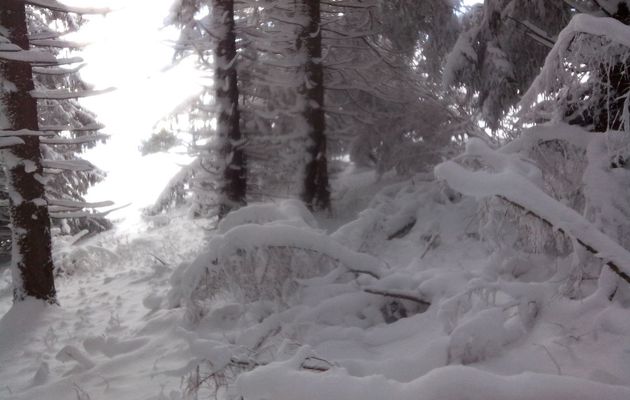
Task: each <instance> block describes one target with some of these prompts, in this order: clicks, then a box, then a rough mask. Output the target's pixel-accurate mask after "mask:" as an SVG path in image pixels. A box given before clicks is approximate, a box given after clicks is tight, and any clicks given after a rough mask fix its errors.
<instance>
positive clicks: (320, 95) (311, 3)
mask: <svg viewBox="0 0 630 400" xmlns="http://www.w3.org/2000/svg"><path fill="white" fill-rule="evenodd" d="M303 4H304V13H305V15H306V17H307V23H306V25H305V26H304V27H303V29H302V32H301V33H300V35H299V38H298V45H297V47H298V50H302V51H303V52H304V54H305V56H306V59H305V61H304V77H303V79H304V82H303V84H302V85H301V87H300V90H299V91H300V94H302V95H303V96H304V110H303V112H302V116H303V118H304V120H305V123H306V126H307V130H308V132H307V140H308V144H307V146H306V152H307V161H306V166H305V170H304V181H303V188H302V194H301V198H302V201H304V203H305V204H306V205H307V207H308V208H309V209H311V210H328V209H330V189H329V183H328V161H327V158H326V119H325V114H324V67H323V65H322V32H321V29H320V25H321V10H320V1H319V0H303Z"/></svg>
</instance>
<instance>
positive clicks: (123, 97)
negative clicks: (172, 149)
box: [64, 0, 479, 221]
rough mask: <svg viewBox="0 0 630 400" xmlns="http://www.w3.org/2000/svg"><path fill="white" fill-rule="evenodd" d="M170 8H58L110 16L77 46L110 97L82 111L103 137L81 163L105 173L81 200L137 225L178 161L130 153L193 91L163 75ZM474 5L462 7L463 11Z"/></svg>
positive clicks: (152, 2)
mask: <svg viewBox="0 0 630 400" xmlns="http://www.w3.org/2000/svg"><path fill="white" fill-rule="evenodd" d="M173 1H174V0H66V1H64V2H65V3H67V4H75V5H86V4H89V5H90V6H99V5H105V6H107V7H109V8H111V9H113V10H114V11H113V12H112V13H110V14H109V15H108V16H106V17H102V16H94V17H89V19H90V22H89V23H88V24H86V26H85V27H84V28H83V29H82V30H81V32H80V34H79V35H78V36H79V37H78V38H76V39H77V40H80V41H85V42H90V43H91V45H90V46H89V47H88V48H87V49H86V50H85V51H84V52H83V54H82V56H83V57H84V58H85V60H86V62H87V63H88V66H87V67H86V68H85V69H84V70H83V72H82V76H83V77H84V79H85V80H86V81H88V82H90V83H92V84H94V85H95V86H96V87H97V88H107V87H116V88H117V90H116V91H114V92H112V93H109V94H105V95H101V96H96V97H93V98H88V99H85V100H83V103H84V104H85V105H86V106H87V107H88V108H89V109H91V110H93V111H94V112H96V113H97V115H98V118H99V120H100V121H101V122H103V123H104V124H105V125H106V126H107V128H106V129H105V130H104V132H105V133H108V134H110V135H111V139H110V140H109V141H108V142H107V144H106V145H99V146H98V147H97V148H96V149H94V150H92V151H90V152H89V153H88V154H87V156H86V158H88V159H89V160H90V161H92V162H93V163H94V164H96V165H97V166H98V167H100V168H101V169H103V170H105V171H107V173H108V178H107V180H106V181H105V182H104V183H102V184H100V185H98V186H96V187H95V188H93V189H92V190H91V191H90V193H89V194H88V196H87V197H88V199H89V200H93V201H96V200H113V201H115V202H116V203H117V205H122V204H127V203H133V204H132V205H131V206H130V207H129V208H127V209H125V210H124V211H120V212H117V213H114V214H113V215H112V216H113V217H115V218H121V217H124V218H131V219H132V220H134V221H137V218H138V216H139V210H140V208H142V207H145V206H147V205H150V204H152V203H153V201H154V200H155V199H156V198H157V196H158V194H159V193H160V192H161V189H162V188H163V187H164V185H165V184H166V183H167V182H168V180H169V178H170V177H171V176H172V175H173V174H175V172H177V170H178V168H179V167H178V165H177V164H178V163H179V164H182V163H187V162H188V159H187V158H186V157H183V156H180V157H177V156H173V155H166V154H156V155H152V156H147V157H142V156H141V155H140V153H139V151H138V146H139V145H140V142H141V141H142V140H143V139H146V138H148V137H149V136H150V134H151V133H152V129H153V126H154V124H155V123H156V122H157V121H158V120H159V119H160V118H161V117H163V116H164V115H165V114H167V113H168V112H169V111H170V110H172V109H173V108H174V107H175V106H176V105H178V104H179V103H181V102H182V101H184V100H185V99H186V98H187V97H188V96H190V95H192V94H193V93H194V92H195V91H196V90H197V88H198V86H197V79H196V73H195V72H194V69H193V68H192V66H191V65H190V64H185V65H182V66H180V67H177V68H174V69H169V66H170V63H171V59H172V56H173V51H172V49H171V48H170V47H169V44H168V41H169V40H173V39H175V38H176V37H177V32H176V30H175V29H173V28H164V27H163V21H164V19H165V17H166V16H167V15H168V11H169V8H170V6H171V4H172V3H173ZM478 2H479V0H464V4H466V5H470V4H474V3H478Z"/></svg>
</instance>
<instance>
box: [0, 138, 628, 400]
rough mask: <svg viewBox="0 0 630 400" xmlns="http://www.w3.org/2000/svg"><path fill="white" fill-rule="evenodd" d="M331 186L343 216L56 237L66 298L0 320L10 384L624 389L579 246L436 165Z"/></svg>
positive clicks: (25, 393)
mask: <svg viewBox="0 0 630 400" xmlns="http://www.w3.org/2000/svg"><path fill="white" fill-rule="evenodd" d="M473 151H474V149H472V148H471V149H469V152H473ZM479 151H480V150H479ZM479 151H478V152H479ZM489 154H490V153H487V154H486V156H487V157H489ZM506 157H507V156H506ZM498 158H499V156H498V153H497V156H496V159H495V161H496V160H498ZM495 165H496V164H495ZM445 168H446V166H445V167H444V168H442V170H445ZM510 168H512V170H514V168H513V167H510ZM442 170H440V171H442ZM441 173H442V174H444V173H445V172H441ZM515 176H516V175H515ZM514 179H516V178H514ZM336 185H337V189H338V192H339V193H342V194H343V195H342V196H341V197H340V198H338V199H337V204H339V209H340V213H339V218H342V219H345V218H348V219H349V216H350V215H351V214H354V215H355V218H352V219H350V220H349V221H348V222H347V223H345V224H342V225H341V226H339V227H338V229H337V228H336V227H335V225H339V224H338V223H337V224H336V223H335V218H332V219H331V218H329V217H327V216H313V215H312V214H311V213H309V212H308V211H307V210H306V209H305V208H304V207H303V206H302V205H301V204H300V203H298V202H294V201H285V202H280V203H278V204H275V205H274V204H264V205H262V204H261V205H252V206H249V207H246V208H243V209H241V210H239V211H238V212H235V213H233V214H230V216H229V217H228V218H226V219H225V220H224V221H222V223H221V224H220V225H219V227H218V229H216V230H209V229H208V227H204V226H198V225H197V224H196V223H195V222H193V221H192V220H189V219H187V218H185V217H181V216H180V217H174V218H171V219H170V221H166V220H160V221H159V222H160V224H161V225H163V226H159V227H156V228H152V229H150V230H148V231H147V232H145V233H142V234H140V235H137V236H133V237H131V236H125V235H123V234H120V233H118V234H116V233H110V234H103V235H102V236H100V237H96V238H92V239H89V240H87V241H84V242H79V243H78V244H76V245H73V246H68V245H66V246H58V247H59V248H62V249H64V250H63V251H58V252H57V253H56V257H57V260H58V261H57V264H58V265H62V266H63V268H64V269H65V271H64V273H63V275H62V276H63V277H62V278H61V279H59V280H58V287H59V294H60V296H59V300H60V303H61V307H46V306H43V305H42V304H39V303H36V302H31V301H28V302H24V303H21V304H18V305H17V306H16V307H14V308H13V309H11V310H10V311H9V312H8V313H7V314H6V315H5V316H4V317H3V319H2V320H1V322H0V359H1V360H2V362H1V364H0V382H1V383H2V384H1V387H0V398H3V399H4V398H6V399H29V400H30V399H33V400H34V399H55V400H56V399H71V398H77V399H160V400H161V399H189V398H200V399H203V398H211V397H213V396H214V395H215V394H217V395H218V396H219V398H241V397H242V398H244V399H248V400H256V399H259V400H266V399H274V400H282V399H287V400H292V399H322V400H323V399H348V400H350V399H358V398H364V399H375V400H376V399H385V398H391V399H396V400H398V399H417V398H422V399H435V400H442V399H453V400H457V399H479V400H489V399H497V400H499V399H500V400H509V399H554V400H555V399H572V400H573V399H584V400H590V399H595V398H597V399H606V400H608V399H610V400H613V399H628V398H630V387H628V386H627V382H629V381H630V368H628V367H629V366H630V355H629V354H630V348H629V347H628V337H630V336H629V335H630V323H628V322H627V320H628V318H627V310H626V309H625V308H624V302H609V301H608V299H607V298H606V296H605V295H602V294H601V293H600V291H597V290H594V289H595V286H594V285H593V283H594V282H593V281H588V280H584V281H583V284H582V286H581V287H580V290H582V291H583V292H582V294H581V295H579V296H578V295H576V294H575V292H573V294H571V295H567V293H568V292H567V288H566V286H567V285H569V284H570V283H571V279H570V272H571V259H570V257H568V258H561V257H556V258H551V257H548V256H545V255H542V254H538V255H536V254H529V255H525V253H523V252H520V253H519V252H517V251H516V250H513V251H512V252H510V251H509V249H500V248H497V247H495V246H494V245H493V244H492V243H490V242H489V241H488V240H487V237H486V236H485V235H486V234H485V233H484V232H485V231H484V230H487V229H489V227H488V226H484V224H486V225H487V224H489V220H488V213H487V211H484V207H485V206H484V201H485V200H481V199H480V200H475V199H474V198H472V197H466V196H463V195H461V194H460V193H458V192H455V191H454V190H452V189H450V188H449V187H448V186H447V185H446V184H445V183H444V182H440V181H433V180H431V179H430V177H427V176H424V175H418V176H416V177H415V178H413V179H411V180H404V181H400V180H397V179H395V178H394V177H393V176H385V177H384V178H383V179H381V180H377V179H376V177H375V175H374V174H373V173H371V172H354V173H352V172H348V173H346V174H344V175H343V178H342V180H340V181H338V182H336ZM370 193H371V195H370ZM368 195H369V196H371V200H370V201H368V202H367V203H368V204H367V208H365V209H359V208H357V207H358V206H359V205H363V204H365V203H366V201H365V199H366V196H368ZM506 195H508V194H506ZM342 214H343V215H342ZM326 225H327V226H331V227H334V228H331V230H332V231H326V230H323V229H321V228H319V226H326ZM505 232H506V233H507V230H506V231H505ZM203 238H207V242H206V241H204V240H202V239H203ZM204 243H205V244H204ZM7 274H8V273H7V272H5V273H4V275H3V289H2V311H3V312H4V311H5V310H7V309H9V307H10V302H11V296H10V293H9V289H8V287H9V282H8V281H9V277H8V276H7Z"/></svg>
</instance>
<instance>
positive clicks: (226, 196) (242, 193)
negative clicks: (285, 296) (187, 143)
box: [212, 0, 247, 218]
mask: <svg viewBox="0 0 630 400" xmlns="http://www.w3.org/2000/svg"><path fill="white" fill-rule="evenodd" d="M212 7H213V9H212V14H213V21H214V24H213V27H212V28H213V29H212V33H213V35H215V36H216V37H217V40H218V43H217V45H216V48H215V62H216V68H215V87H216V102H217V106H218V119H217V135H218V137H219V141H220V149H219V151H220V157H221V160H222V162H224V163H225V165H224V167H223V171H222V182H221V183H220V185H219V188H218V189H219V192H220V195H221V199H220V201H219V218H222V217H224V216H225V215H226V214H227V213H229V212H230V211H231V210H233V209H235V208H238V207H240V206H243V205H245V204H246V196H247V157H246V154H245V151H244V149H243V136H242V134H241V130H240V126H239V123H240V113H239V106H238V99H239V92H238V76H237V72H236V33H235V31H234V1H233V0H213V1H212Z"/></svg>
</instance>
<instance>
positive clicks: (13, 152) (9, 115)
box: [0, 0, 56, 303]
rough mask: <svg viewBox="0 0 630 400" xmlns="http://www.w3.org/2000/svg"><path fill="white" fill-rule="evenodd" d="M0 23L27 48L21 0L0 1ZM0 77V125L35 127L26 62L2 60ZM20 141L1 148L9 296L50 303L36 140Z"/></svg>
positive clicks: (46, 236)
mask: <svg viewBox="0 0 630 400" xmlns="http://www.w3.org/2000/svg"><path fill="white" fill-rule="evenodd" d="M0 26H2V27H4V28H5V29H6V31H7V33H8V37H7V38H8V39H9V40H10V41H11V42H13V43H14V44H16V45H18V46H20V47H21V48H22V49H24V50H28V49H29V41H28V36H27V24H26V10H25V5H24V2H23V1H21V0H2V2H0ZM0 76H1V77H2V78H3V80H4V81H5V83H6V82H10V84H9V85H10V86H11V84H12V86H13V87H12V88H11V87H10V86H9V89H8V90H7V88H6V87H5V88H0V103H1V105H2V108H3V110H2V112H3V113H4V114H5V115H6V119H7V124H8V126H7V127H6V128H7V129H9V130H19V129H30V130H38V129H39V125H38V116H37V101H36V100H35V99H34V98H33V97H32V96H31V94H30V91H31V90H33V89H34V84H33V75H32V68H31V65H30V64H29V63H26V62H15V61H2V62H0ZM22 140H23V141H24V144H20V145H16V146H14V147H11V148H10V149H9V150H3V151H2V162H3V164H4V165H3V167H4V168H5V172H6V176H7V185H8V192H9V214H10V218H11V224H12V238H13V239H12V240H13V264H12V268H13V282H14V300H15V301H21V300H24V299H26V298H27V297H34V298H37V299H41V300H45V301H47V302H50V303H55V302H56V291H55V284H54V279H53V262H52V255H51V239H50V217H49V214H48V206H47V203H46V197H45V191H44V185H43V183H42V178H41V177H42V176H43V168H42V162H41V161H42V155H41V152H40V147H39V146H40V141H39V137H37V136H25V137H22Z"/></svg>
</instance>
